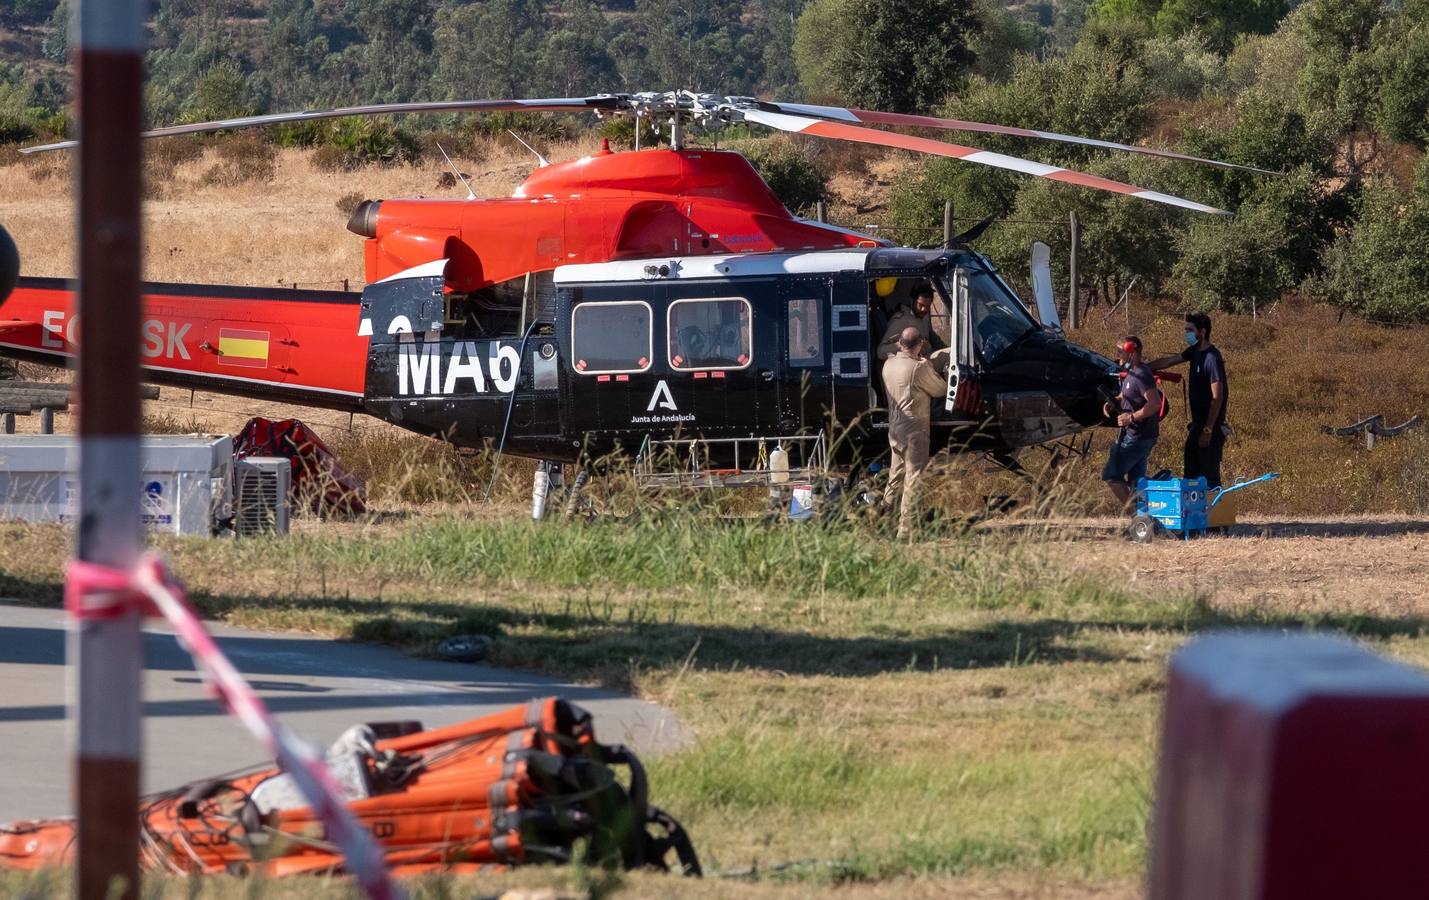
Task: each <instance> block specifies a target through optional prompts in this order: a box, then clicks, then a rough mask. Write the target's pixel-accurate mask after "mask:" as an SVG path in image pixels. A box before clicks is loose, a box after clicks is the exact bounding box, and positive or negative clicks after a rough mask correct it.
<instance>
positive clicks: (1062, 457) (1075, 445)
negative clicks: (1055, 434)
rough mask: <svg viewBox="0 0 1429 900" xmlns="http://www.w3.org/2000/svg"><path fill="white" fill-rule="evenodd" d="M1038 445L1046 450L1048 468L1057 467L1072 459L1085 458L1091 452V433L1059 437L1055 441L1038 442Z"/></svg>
mask: <svg viewBox="0 0 1429 900" xmlns="http://www.w3.org/2000/svg"><path fill="white" fill-rule="evenodd" d="M1037 446H1038V447H1040V448H1041V449H1043V450H1045V451H1047V454H1048V456H1049V457H1050V459H1049V460H1048V463H1047V465H1048V467H1049V468H1053V469H1055V468H1057V467H1058V466H1061V465H1062V464H1063V463H1067V462H1071V461H1072V460H1074V459H1086V458H1087V457H1088V456H1090V455H1091V452H1092V433H1091V432H1090V431H1088V432H1086V433H1085V434H1082V435H1080V436H1078V435H1072V436H1071V437H1065V438H1060V439H1058V440H1055V441H1048V442H1047V443H1045V444H1038V445H1037Z"/></svg>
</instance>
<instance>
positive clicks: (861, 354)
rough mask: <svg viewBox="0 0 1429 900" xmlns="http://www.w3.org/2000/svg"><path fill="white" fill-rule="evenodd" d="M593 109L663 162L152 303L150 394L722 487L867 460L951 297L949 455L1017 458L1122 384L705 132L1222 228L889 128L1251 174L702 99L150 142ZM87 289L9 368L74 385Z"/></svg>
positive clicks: (438, 217)
mask: <svg viewBox="0 0 1429 900" xmlns="http://www.w3.org/2000/svg"><path fill="white" fill-rule="evenodd" d="M581 110H586V111H592V112H594V113H596V114H597V115H599V116H620V115H624V116H634V117H636V119H637V122H638V121H639V120H640V119H650V120H652V121H663V122H668V123H669V127H670V140H669V146H668V149H646V150H637V151H634V152H611V151H610V150H609V149H608V147H603V148H602V149H601V150H600V151H599V152H596V153H593V154H591V155H589V156H586V157H583V158H581V159H576V160H572V161H568V162H562V163H556V164H547V163H546V162H545V161H544V160H542V161H541V162H542V165H541V167H540V168H538V169H536V170H535V171H534V172H533V173H532V174H531V175H530V177H529V178H527V179H526V181H525V182H523V183H522V184H521V185H520V187H518V188H517V189H516V191H515V193H514V194H513V195H512V196H510V197H505V198H495V199H477V198H476V197H475V196H471V195H470V191H468V194H469V196H468V198H467V199H455V200H451V199H417V200H395V199H387V200H368V201H364V202H363V203H362V204H361V205H360V206H358V208H357V209H356V210H355V211H354V213H353V214H352V217H351V219H350V221H349V222H348V226H347V227H348V229H349V230H351V231H353V232H355V233H356V234H358V235H360V236H361V237H363V238H364V239H365V241H364V248H363V252H364V259H365V263H366V281H367V284H366V286H365V287H364V288H363V290H362V291H361V292H360V293H357V292H334V291H310V290H289V289H279V290H273V289H264V288H254V287H238V286H220V285H198V284H158V283H153V284H147V285H146V286H145V290H144V304H145V306H144V311H145V312H144V325H143V338H142V348H141V349H142V352H143V355H144V363H145V373H146V374H145V377H146V378H147V379H148V380H150V381H152V382H155V383H159V384H172V385H180V386H185V387H196V388H202V389H205V390H212V391H221V392H226V393H231V394H238V395H242V396H251V397H260V398H272V399H275V400H282V401H287V402H296V403H302V404H306V405H310V406H319V407H327V408H332V409H338V410H346V411H353V412H364V413H367V414H370V415H372V416H375V417H377V418H380V419H383V420H385V421H388V422H391V423H393V424H396V425H399V426H401V427H403V428H407V429H410V430H412V431H416V432H420V433H423V434H428V435H433V436H439V437H443V438H445V439H447V440H450V441H452V442H454V443H456V444H458V445H464V446H477V445H481V444H484V443H486V442H499V443H500V444H501V445H502V446H503V448H504V449H505V450H506V451H509V452H512V453H515V454H518V455H521V456H526V457H531V458H535V459H538V460H543V461H547V462H549V463H573V462H578V461H583V460H592V459H596V458H599V457H601V456H603V455H606V454H608V453H610V452H612V451H615V450H617V449H619V448H624V449H625V450H627V451H634V450H635V448H637V447H642V446H646V445H648V442H650V441H656V442H660V441H668V440H678V439H681V438H698V439H700V440H701V441H705V442H706V446H707V449H708V450H709V452H710V454H711V455H710V458H709V459H708V460H707V461H708V462H709V463H710V465H725V466H728V465H729V464H730V463H731V460H728V459H725V460H721V459H719V458H718V457H719V456H720V454H721V453H722V452H725V451H721V450H720V449H719V448H720V447H721V446H724V445H722V444H721V443H720V441H721V440H734V439H768V440H769V441H770V442H778V441H780V440H781V439H790V438H792V437H793V436H795V435H808V434H811V433H829V432H831V431H833V430H835V429H838V430H840V431H842V430H843V429H844V428H845V427H847V426H851V425H857V427H856V428H854V429H853V431H851V432H849V434H851V435H852V439H847V440H843V441H841V442H839V444H838V446H839V448H840V449H839V454H838V455H840V456H841V457H844V458H849V457H862V458H872V457H874V456H876V455H878V453H880V452H882V446H881V443H882V437H881V434H882V432H881V429H880V427H879V426H880V425H881V424H882V423H881V422H880V408H881V407H882V405H883V400H882V397H881V393H882V384H881V379H880V378H879V377H878V372H877V363H876V360H875V358H874V349H875V346H876V344H877V342H878V341H879V339H880V337H881V336H882V331H883V326H884V323H885V321H886V319H887V316H888V315H889V314H890V313H891V312H893V309H892V306H891V305H892V304H893V303H895V302H897V301H898V300H900V299H901V298H902V297H903V296H905V295H906V290H907V288H908V287H910V286H912V285H914V284H916V283H922V282H926V281H931V282H932V283H933V285H934V287H935V288H936V290H937V292H938V295H939V298H940V300H941V301H942V304H943V306H944V307H945V309H946V311H947V316H948V319H949V321H948V322H947V323H946V326H947V327H946V332H945V333H946V334H947V335H948V337H949V340H948V345H949V348H950V353H951V364H950V365H949V366H948V373H949V374H948V394H947V400H946V403H945V408H944V409H942V410H940V411H939V412H938V414H937V416H936V417H935V421H934V425H933V441H934V447H935V449H938V448H942V447H947V446H949V445H951V446H953V447H954V448H956V449H959V450H961V449H968V450H973V451H980V452H984V453H988V454H990V455H991V456H993V457H994V458H996V459H1000V460H1003V461H1010V460H1011V459H1012V457H1013V455H1014V454H1015V453H1016V452H1017V451H1018V450H1019V449H1021V448H1024V447H1028V446H1032V445H1036V444H1043V443H1046V442H1049V441H1055V440H1058V439H1062V438H1065V437H1067V436H1070V435H1074V434H1075V433H1077V432H1079V431H1082V430H1083V429H1086V428H1088V427H1091V426H1094V425H1097V424H1101V423H1102V422H1103V415H1102V404H1103V402H1104V400H1106V399H1107V398H1108V397H1109V396H1110V395H1111V394H1112V393H1114V392H1115V390H1116V386H1117V379H1116V365H1115V363H1113V362H1112V361H1111V360H1109V359H1107V358H1105V357H1103V356H1100V355H1098V354H1096V353H1093V352H1091V351H1089V350H1087V349H1085V348H1083V347H1080V346H1078V345H1076V344H1074V343H1072V342H1070V341H1067V340H1066V339H1065V338H1063V337H1062V335H1061V334H1060V332H1059V331H1058V330H1056V329H1055V328H1049V327H1044V325H1043V324H1039V322H1038V321H1037V320H1036V319H1034V318H1033V316H1032V315H1031V314H1030V313H1029V310H1028V308H1027V307H1026V305H1025V304H1024V303H1023V302H1022V301H1021V300H1019V299H1018V297H1017V295H1016V294H1015V293H1014V292H1013V290H1012V289H1011V288H1010V287H1009V286H1008V285H1007V283H1006V281H1004V280H1003V278H1002V277H1001V276H999V274H998V272H997V270H996V269H995V268H994V267H993V266H992V264H991V263H990V262H989V261H988V260H987V259H986V258H985V257H983V256H981V255H979V254H977V253H975V252H973V251H972V250H971V249H969V248H968V247H967V246H966V243H965V242H955V243H954V246H953V247H952V248H950V249H941V250H917V249H909V248H904V247H894V246H891V245H890V244H889V243H888V242H887V241H884V240H881V239H878V238H874V237H870V236H868V235H866V234H860V233H857V232H853V231H849V230H847V229H843V228H838V227H835V226H831V225H827V224H823V223H819V222H814V221H809V220H806V219H801V218H797V217H795V216H793V215H791V214H790V212H789V211H788V210H787V209H785V208H784V206H783V204H782V203H781V202H780V201H779V199H778V198H777V197H776V196H775V195H774V193H773V191H772V190H770V188H769V187H768V185H766V184H765V183H764V181H763V180H762V179H761V178H760V177H759V176H758V174H756V172H755V170H754V169H753V167H752V166H751V165H750V164H749V163H748V162H747V161H746V160H745V159H744V158H743V157H742V156H740V155H739V154H737V153H732V152H728V151H720V150H714V149H706V148H694V147H690V146H688V145H687V142H686V139H685V138H686V129H687V128H689V127H691V126H694V127H699V128H703V129H707V130H717V129H719V128H721V127H723V126H726V125H730V124H738V123H742V124H745V125H761V126H765V127H768V128H772V129H775V130H779V131H784V132H791V133H796V134H804V135H812V136H816V137H821V138H827V139H833V140H844V141H854V142H859V143H866V144H874V145H878V146H884V147H894V148H902V149H907V150H912V151H917V152H922V153H929V154H935V155H938V156H945V157H952V158H956V159H962V160H965V161H967V162H971V163H977V164H982V165H988V166H993V167H997V168H1003V169H1010V170H1013V171H1018V172H1024V173H1026V174H1029V175H1033V176H1036V177H1041V178H1047V179H1051V180H1054V181H1061V182H1066V183H1068V184H1070V185H1075V186H1081V187H1088V188H1094V189H1098V190H1105V191H1113V192H1116V193H1120V194H1126V195H1130V196H1133V197H1138V198H1142V199H1145V200H1149V201H1153V202H1158V203H1165V204H1170V205H1172V206H1177V207H1181V208H1184V209H1189V210H1193V211H1197V212H1202V213H1212V214H1225V213H1224V212H1223V211H1222V210H1218V209H1215V208H1214V207H1210V206H1206V205H1204V204H1201V203H1196V202H1194V201H1191V200H1185V199H1182V198H1179V197H1174V196H1170V195H1167V194H1162V193H1158V192H1155V191H1150V190H1145V189H1143V188H1140V187H1136V186H1135V185H1129V184H1124V183H1121V182H1116V181H1111V180H1109V179H1105V178H1100V177H1097V176H1093V175H1087V174H1083V173H1079V172H1074V171H1070V170H1067V169H1062V168H1058V167H1055V166H1049V165H1044V164H1041V163H1036V162H1031V161H1028V160H1024V159H1020V158H1017V157H1012V156H1007V155H1004V154H999V153H991V152H988V151H983V150H978V149H976V148H973V147H967V146H962V145H958V144H952V143H947V142H943V141H938V140H932V139H929V138H924V137H916V136H912V135H907V134H902V133H897V132H891V131H884V130H880V129H877V128H871V127H868V126H870V125H888V126H911V127H919V128H931V129H948V130H961V131H974V132H989V133H995V134H1003V135H1014V136H1020V137H1029V138H1041V139H1047V140H1055V141H1068V142H1073V143H1078V144H1084V145H1091V146H1095V147H1101V148H1107V149H1114V150H1121V151H1127V152H1132V153H1142V154H1151V155H1156V156H1161V157H1166V158H1171V159H1178V160H1186V161H1192V162H1198V163H1206V164H1210V165H1217V166H1225V167H1230V168H1246V167H1241V166H1233V165H1232V164H1229V163H1223V162H1219V161H1215V160H1206V159H1199V158H1196V157H1190V156H1185V155H1182V154H1178V153H1173V152H1170V151H1166V150H1160V149H1155V148H1148V147H1136V146H1128V145H1124V144H1116V143H1112V142H1108V141H1100V140H1093V139H1090V138H1082V137H1076V136H1072V135H1063V134H1055V133H1051V132H1041V131H1030V130H1026V129H1019V128H1009V127H1005V126H998V125H988V124H983V123H977V122H967V121H961V120H952V119H939V118H932V117H927V116H914V115H903V114H893V113H883V112H876V111H870V110H859V109H845V108H839V107H828V106H811V105H804V104H790V103H775V102H769V101H762V100H756V99H753V98H742V97H719V96H714V95H710V94H694V93H690V92H684V91H677V92H667V93H643V94H607V95H599V96H594V97H585V98H559V99H546V100H480V101H452V102H431V103H400V104H388V105H380V106H360V107H347V108H339V109H330V110H319V111H309V112H297V113H280V114H274V115H263V116H253V117H246V118H239V119H229V120H223V121H217V122H207V123H199V124H191V125H180V126H174V127H170V128H161V129H158V130H155V131H151V132H148V133H147V134H146V136H147V137H165V136H176V135H184V134H196V133H201V132H214V131H220V130H227V129H235V128H246V127H255V126H264V125H276V124H281V123H289V122H300V121H306V120H313V119H323V118H333V117H340V116H365V115H389V114H397V113H426V112H440V113H453V112H497V111H545V112H555V113H569V112H575V111H581ZM637 130H638V129H637ZM72 146H73V142H63V143H59V144H51V145H46V146H43V147H33V148H29V150H28V151H27V152H39V151H46V150H59V149H64V148H67V147H72ZM1257 171H1258V170H1257ZM73 287H74V286H73V285H72V284H71V283H69V282H67V281H65V280H62V279H46V278H21V279H20V282H19V284H18V286H17V287H16V289H15V291H14V293H13V295H12V297H11V298H10V300H9V301H8V303H6V305H5V306H4V308H3V309H0V355H4V356H10V357H16V358H21V359H27V360H32V361H38V362H44V363H51V364H56V365H63V364H64V363H65V362H66V360H67V359H68V358H69V357H70V356H72V355H73V353H74V350H75V343H74V342H75V337H76V334H77V331H76V325H75V315H76V313H75V309H74V292H73ZM1048 305H1049V306H1050V304H1048ZM1045 318H1046V316H1045V315H1044V320H1045ZM732 446H733V447H734V452H736V453H737V452H738V443H737V441H736V442H735V443H734V444H733V445H732Z"/></svg>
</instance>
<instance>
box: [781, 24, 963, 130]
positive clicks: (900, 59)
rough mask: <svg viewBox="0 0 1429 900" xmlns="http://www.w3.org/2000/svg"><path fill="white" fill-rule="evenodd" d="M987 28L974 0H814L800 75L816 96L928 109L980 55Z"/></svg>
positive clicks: (798, 52) (797, 53)
mask: <svg viewBox="0 0 1429 900" xmlns="http://www.w3.org/2000/svg"><path fill="white" fill-rule="evenodd" d="M980 30H981V20H980V19H979V17H978V8H977V4H976V3H975V2H974V0H907V2H904V3H886V2H882V0H814V2H812V3H810V4H809V6H808V8H806V9H805V10H804V13H803V15H801V16H800V17H799V21H798V24H797V25H796V27H795V38H794V57H795V62H796V65H797V66H798V69H799V81H800V83H801V84H802V85H803V87H804V91H805V93H806V94H808V95H809V96H810V97H828V98H837V99H840V100H843V101H846V102H849V103H854V104H857V105H859V106H871V107H874V108H877V109H886V110H891V111H894V112H908V113H917V112H926V111H928V110H929V109H932V108H934V107H936V106H937V105H938V104H940V103H942V102H943V101H944V100H946V99H947V97H948V96H949V95H950V94H951V93H952V92H953V90H954V89H955V88H956V87H957V85H958V84H959V82H960V81H961V80H962V78H963V77H964V75H965V74H966V73H967V72H968V70H969V68H970V67H971V66H972V64H973V62H974V61H975V60H976V58H977V55H976V53H975V52H974V51H973V49H972V48H971V46H970V41H971V39H972V38H973V36H974V35H976V34H977V33H979V31H980Z"/></svg>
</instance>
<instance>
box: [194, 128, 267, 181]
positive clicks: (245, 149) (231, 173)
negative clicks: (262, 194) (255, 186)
mask: <svg viewBox="0 0 1429 900" xmlns="http://www.w3.org/2000/svg"><path fill="white" fill-rule="evenodd" d="M214 149H215V150H216V151H217V153H218V162H217V163H215V164H214V165H213V166H211V167H209V169H208V171H207V172H205V173H204V174H203V178H202V179H201V181H202V183H203V184H205V185H218V186H222V187H235V186H237V185H240V184H247V183H248V182H250V181H259V182H269V181H272V180H273V177H274V176H275V175H277V174H278V154H277V152H276V151H275V150H274V149H273V146H272V145H271V144H269V143H268V142H267V141H265V140H263V138H262V137H261V136H259V135H256V134H245V135H242V136H241V137H234V138H231V139H228V140H224V141H220V142H218V143H217V144H215V145H214Z"/></svg>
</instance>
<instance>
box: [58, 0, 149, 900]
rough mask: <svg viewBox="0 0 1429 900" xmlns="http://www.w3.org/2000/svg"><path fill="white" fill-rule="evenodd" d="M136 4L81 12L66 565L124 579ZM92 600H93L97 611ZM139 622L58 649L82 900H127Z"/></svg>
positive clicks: (90, 622)
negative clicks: (66, 702)
mask: <svg viewBox="0 0 1429 900" xmlns="http://www.w3.org/2000/svg"><path fill="white" fill-rule="evenodd" d="M146 6H147V4H146V3H145V2H144V0H79V2H78V3H77V4H76V7H77V8H76V10H75V13H74V17H73V19H72V21H71V34H72V35H73V39H72V41H71V46H72V47H74V48H75V49H74V58H73V61H74V66H75V71H76V73H77V75H78V78H77V82H78V86H77V89H76V97H77V103H76V116H75V121H76V123H77V124H76V127H77V128H78V130H79V139H80V140H79V235H78V237H79V240H78V246H79V311H80V329H79V351H80V352H79V403H80V407H79V408H80V420H79V433H80V459H79V463H80V465H79V473H80V474H79V503H80V514H79V526H78V529H77V532H78V533H77V545H76V555H77V556H78V558H79V559H81V560H85V561H87V562H92V563H96V564H99V565H103V566H109V567H112V568H116V569H123V570H126V571H127V570H130V569H132V568H133V567H134V565H135V564H136V562H137V560H138V558H139V554H140V551H141V550H142V547H143V534H142V531H141V524H140V519H139V502H140V490H139V486H140V478H141V469H140V447H139V438H138V431H139V422H140V404H139V341H140V333H139V322H140V312H139V289H140V288H139V281H140V273H141V270H142V260H141V258H140V257H141V253H142V249H143V244H142V242H141V240H140V205H141V203H142V197H143V194H142V190H143V188H142V178H143V172H142V167H141V165H142V156H141V151H140V146H139V142H140V138H139V132H140V129H141V127H142V124H143V123H142V119H143V88H144V55H143V53H144V47H143V44H144V10H145V7H146ZM96 599H102V598H96ZM140 622H141V616H140V613H139V612H138V611H137V610H132V609H131V611H127V612H125V613H124V614H122V615H119V616H116V617H113V618H108V619H98V618H91V619H86V620H82V621H74V622H72V624H71V630H70V636H69V647H68V652H69V660H70V662H71V663H72V665H71V666H70V688H69V693H70V702H71V704H72V714H73V720H72V722H73V727H72V739H73V741H74V750H75V755H76V765H75V772H74V775H75V780H74V785H75V811H76V813H77V814H78V817H79V822H78V832H77V834H78V838H77V847H76V850H77V862H78V872H77V873H76V879H75V886H76V892H77V896H78V897H80V898H81V900H91V898H94V900H99V898H109V900H135V898H137V897H138V896H139V832H138V808H139V750H140V732H141V729H140V723H141V708H140V693H141V689H142V685H141V682H140V675H141V672H142V669H143V647H142V643H141V631H140Z"/></svg>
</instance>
